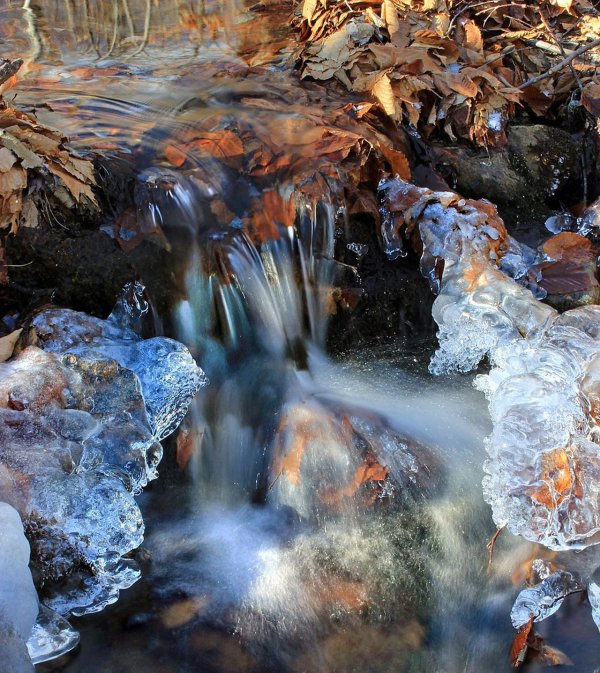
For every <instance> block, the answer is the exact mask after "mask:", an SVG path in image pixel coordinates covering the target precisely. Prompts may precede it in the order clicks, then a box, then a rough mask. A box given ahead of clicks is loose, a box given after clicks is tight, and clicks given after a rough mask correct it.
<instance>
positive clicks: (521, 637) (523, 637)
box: [510, 614, 534, 668]
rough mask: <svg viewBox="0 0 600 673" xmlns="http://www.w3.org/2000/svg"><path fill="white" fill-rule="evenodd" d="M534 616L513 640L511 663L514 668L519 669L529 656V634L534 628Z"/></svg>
mask: <svg viewBox="0 0 600 673" xmlns="http://www.w3.org/2000/svg"><path fill="white" fill-rule="evenodd" d="M533 618H534V616H533V614H532V615H531V617H530V618H529V621H528V622H527V624H524V625H523V626H522V627H521V628H520V629H519V630H518V631H517V634H516V636H515V637H514V639H513V643H512V647H511V650H510V663H511V664H512V665H513V667H514V668H519V667H520V666H521V665H522V664H523V662H524V661H525V656H526V655H527V649H528V644H527V641H528V639H529V634H530V633H531V629H532V628H533Z"/></svg>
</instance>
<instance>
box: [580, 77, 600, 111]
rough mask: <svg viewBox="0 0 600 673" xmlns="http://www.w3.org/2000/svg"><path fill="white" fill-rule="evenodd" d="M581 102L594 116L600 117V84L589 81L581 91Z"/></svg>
mask: <svg viewBox="0 0 600 673" xmlns="http://www.w3.org/2000/svg"><path fill="white" fill-rule="evenodd" d="M581 104H582V105H583V107H584V108H585V109H586V110H587V111H588V112H589V113H590V114H591V115H593V116H594V117H600V84H599V83H598V82H588V83H587V84H586V85H585V86H584V87H583V91H582V93H581Z"/></svg>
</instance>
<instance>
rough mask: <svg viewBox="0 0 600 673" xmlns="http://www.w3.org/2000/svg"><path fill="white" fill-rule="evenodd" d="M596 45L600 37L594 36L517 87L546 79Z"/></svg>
mask: <svg viewBox="0 0 600 673" xmlns="http://www.w3.org/2000/svg"><path fill="white" fill-rule="evenodd" d="M598 45H600V37H598V38H596V39H595V40H592V42H589V43H588V44H584V45H582V46H581V47H579V49H576V50H575V51H574V52H573V53H572V54H570V55H569V56H567V58H564V59H563V60H562V61H561V62H560V63H557V64H556V65H555V66H553V67H552V68H550V69H549V70H547V71H546V72H543V73H542V74H541V75H536V76H535V77H532V78H531V79H528V80H527V81H526V82H523V84H521V85H520V86H518V87H517V88H518V89H525V88H526V87H528V86H531V85H532V84H537V82H541V81H542V80H545V79H548V77H552V75H554V73H557V72H559V71H560V70H562V69H563V68H564V67H565V66H566V65H569V64H570V63H572V62H573V61H574V60H575V59H576V58H577V57H578V56H581V54H584V53H585V52H586V51H589V50H590V49H593V48H594V47H597V46H598Z"/></svg>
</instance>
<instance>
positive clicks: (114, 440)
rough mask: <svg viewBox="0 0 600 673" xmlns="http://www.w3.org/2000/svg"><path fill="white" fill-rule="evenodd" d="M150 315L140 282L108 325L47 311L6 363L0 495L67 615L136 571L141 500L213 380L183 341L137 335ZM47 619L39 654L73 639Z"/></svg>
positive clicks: (0, 404) (93, 606)
mask: <svg viewBox="0 0 600 673" xmlns="http://www.w3.org/2000/svg"><path fill="white" fill-rule="evenodd" d="M145 310H147V307H146V305H145V304H144V302H143V294H142V288H141V286H139V285H137V284H135V285H132V286H129V287H128V288H126V293H125V295H124V297H123V299H121V301H120V302H119V304H118V305H117V307H116V309H115V311H114V312H113V314H111V316H110V317H109V318H108V319H107V320H100V319H99V318H93V317H90V316H87V315H85V314H82V313H77V312H75V311H70V310H66V309H50V310H46V311H43V312H42V313H39V314H38V315H37V316H36V317H35V318H34V319H33V320H32V322H31V325H30V328H29V331H28V333H27V335H26V338H25V339H24V342H23V343H22V344H21V345H20V350H19V352H18V353H17V354H16V355H15V356H14V357H13V358H12V359H10V360H8V361H7V362H4V363H2V364H0V499H2V500H6V501H7V502H10V503H11V504H12V505H14V506H15V507H16V508H17V509H18V511H19V513H20V514H21V516H22V518H23V522H24V525H25V531H26V534H27V536H28V538H29V540H30V542H31V549H32V570H33V573H34V579H35V581H36V584H37V586H38V587H39V588H40V590H41V597H42V600H43V602H44V604H45V605H46V606H47V607H49V608H52V609H54V610H56V611H57V612H59V613H60V614H62V615H68V614H75V615H81V614H85V613H86V612H93V611H97V610H100V609H102V608H104V607H105V606H106V605H108V604H109V603H111V602H114V601H115V600H116V599H117V597H118V594H119V591H120V590H121V589H123V588H126V587H128V586H130V585H131V584H132V583H133V582H135V581H136V579H137V578H138V577H139V571H138V570H137V567H136V566H135V563H134V562H133V561H131V560H129V559H124V558H123V556H124V555H126V554H128V553H130V552H131V551H133V550H134V549H136V548H137V547H138V546H139V545H140V544H141V542H142V540H143V534H144V524H143V521H142V516H141V513H140V510H139V508H138V505H137V503H136V501H135V498H134V496H135V495H136V494H137V493H139V492H140V491H141V490H142V488H144V486H146V484H147V483H148V481H149V480H151V479H154V478H155V477H156V475H157V473H156V468H157V465H158V462H159V461H160V459H161V456H162V447H161V445H160V440H162V439H163V438H164V437H166V436H167V435H168V434H170V433H171V432H172V431H173V430H174V429H175V428H176V427H177V425H178V424H179V422H180V420H181V419H182V418H183V415H184V414H185V412H186V410H187V407H188V406H189V404H190V402H191V400H192V398H193V396H194V394H195V392H196V391H197V390H198V389H199V388H200V387H201V386H203V385H205V383H206V378H205V376H204V374H203V372H202V370H201V369H200V368H199V367H198V366H197V365H196V363H195V361H194V360H193V358H192V357H191V355H190V353H189V352H188V351H187V349H186V348H185V347H184V346H183V345H181V344H180V343H178V342H176V341H173V340H171V339H163V338H154V339H148V340H143V339H142V338H141V337H140V336H139V333H138V331H137V330H138V327H139V322H140V320H141V316H142V315H143V313H144V312H145ZM0 612H1V611H0ZM43 621H44V623H45V624H46V627H48V628H46V627H44V626H43V625H38V629H37V632H36V634H35V638H34V641H35V643H37V646H32V648H33V650H35V647H37V648H38V650H39V648H42V649H44V648H45V650H48V649H52V646H50V645H49V643H54V645H56V646H57V647H59V648H61V647H63V648H64V646H65V643H66V642H71V643H72V642H73V637H72V634H71V636H68V634H65V628H67V627H68V624H67V623H66V622H65V624H66V625H67V626H66V627H64V624H63V627H64V628H61V627H60V626H57V624H58V623H59V621H60V617H58V616H52V615H51V614H50V613H45V616H44V620H43ZM63 621H64V620H63ZM48 629H50V630H48ZM53 631H54V632H55V634H54V636H52V632H53ZM67 636H68V637H67ZM61 638H62V640H61ZM32 654H33V656H34V657H35V656H36V655H35V651H34V652H33V653H32ZM46 658H47V657H46ZM38 660H39V659H38Z"/></svg>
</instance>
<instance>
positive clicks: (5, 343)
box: [0, 328, 23, 362]
mask: <svg viewBox="0 0 600 673" xmlns="http://www.w3.org/2000/svg"><path fill="white" fill-rule="evenodd" d="M22 331H23V329H22V328H20V329H17V330H15V331H14V332H11V333H10V334H7V335H6V336H3V337H0V362H6V360H8V359H9V358H10V357H12V354H13V351H14V350H15V345H16V343H17V341H18V340H19V337H20V336H21V332H22Z"/></svg>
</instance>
